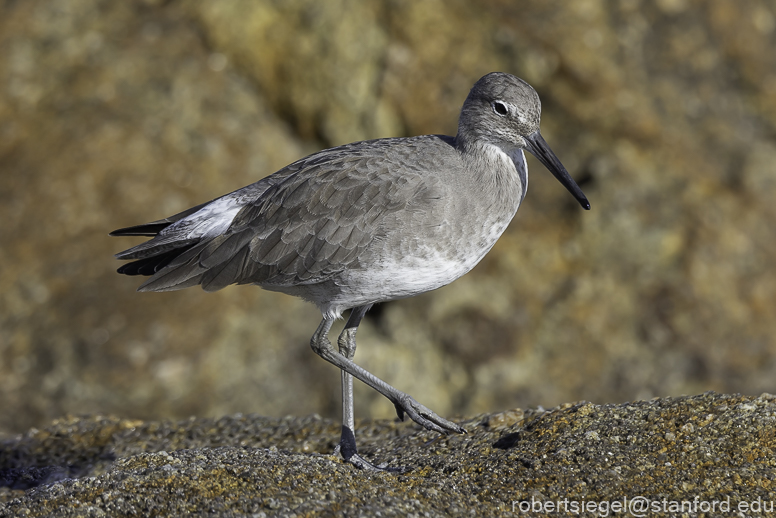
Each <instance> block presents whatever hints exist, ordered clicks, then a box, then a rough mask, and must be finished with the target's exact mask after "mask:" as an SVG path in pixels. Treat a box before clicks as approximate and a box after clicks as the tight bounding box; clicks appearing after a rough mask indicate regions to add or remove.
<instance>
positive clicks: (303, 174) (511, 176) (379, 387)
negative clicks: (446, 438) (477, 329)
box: [111, 72, 590, 471]
mask: <svg viewBox="0 0 776 518" xmlns="http://www.w3.org/2000/svg"><path fill="white" fill-rule="evenodd" d="M540 114H541V103H540V101H539V96H538V95H537V94H536V92H535V91H534V89H533V88H531V86H530V85H529V84H528V83H526V82H525V81H523V80H522V79H519V78H517V77H514V76H512V75H510V74H505V73H500V72H494V73H490V74H488V75H486V76H484V77H482V78H481V79H480V80H479V81H477V83H476V84H475V85H474V86H473V87H472V89H471V91H470V92H469V96H468V97H467V98H466V101H465V102H464V104H463V108H462V109H461V115H460V118H459V122H458V134H457V135H456V136H455V137H449V136H445V135H422V136H417V137H409V138H385V139H377V140H369V141H364V142H355V143H352V144H347V145H344V146H339V147H335V148H331V149H325V150H323V151H320V152H318V153H314V154H312V155H310V156H308V157H305V158H302V159H300V160H298V161H296V162H294V163H293V164H291V165H288V166H286V167H284V168H283V169H281V170H279V171H277V172H276V173H274V174H272V175H270V176H267V177H266V178H264V179H262V180H260V181H258V182H256V183H254V184H252V185H249V186H247V187H243V188H242V189H239V190H237V191H234V192H232V193H230V194H227V195H224V196H221V197H220V198H216V199H215V200H212V201H210V202H207V203H204V204H202V205H198V206H196V207H192V208H191V209H188V210H185V211H183V212H181V213H179V214H176V215H174V216H170V217H168V218H165V219H161V220H158V221H154V222H152V223H147V224H145V225H138V226H134V227H128V228H123V229H120V230H116V231H114V232H112V233H111V235H113V236H153V239H150V240H149V241H146V242H144V243H142V244H139V245H137V246H134V247H132V248H130V249H128V250H125V251H124V252H121V253H119V254H116V257H117V258H118V259H125V260H131V261H132V262H130V263H127V264H125V265H123V266H121V267H120V268H119V269H118V272H119V273H122V274H126V275H150V276H151V278H150V279H148V280H147V281H146V282H145V283H144V284H142V285H141V286H140V288H139V291H170V290H179V289H182V288H188V287H190V286H196V285H200V286H202V288H203V289H204V290H205V291H216V290H220V289H221V288H224V287H226V286H229V285H230V284H256V285H258V286H261V287H262V288H264V289H267V290H271V291H279V292H283V293H287V294H289V295H295V296H297V297H301V298H303V299H305V300H307V301H310V302H313V303H315V304H316V305H317V306H318V308H319V309H320V310H321V313H322V314H323V320H322V321H321V323H320V325H319V326H318V329H317V330H316V331H315V334H313V336H312V339H311V345H312V349H313V351H315V353H316V354H318V355H319V356H321V357H322V358H323V359H324V360H326V361H328V362H329V363H332V364H333V365H335V366H337V367H338V368H339V369H340V370H341V372H342V436H341V439H340V443H339V445H338V447H337V448H338V450H339V453H340V455H341V456H342V458H343V459H344V460H345V461H347V462H349V463H351V464H353V465H355V466H357V467H359V468H364V469H375V470H388V471H401V470H402V468H386V467H385V466H384V465H380V466H377V465H374V464H371V463H370V462H368V461H366V460H365V459H364V458H363V457H361V456H360V455H359V454H358V452H357V449H356V440H355V435H354V424H353V377H356V378H358V379H359V380H361V381H362V382H364V383H366V384H367V385H369V386H370V387H372V388H373V389H375V390H376V391H378V392H379V393H380V394H382V395H384V396H385V397H386V398H388V399H389V400H390V401H391V402H392V403H393V404H394V406H395V407H396V413H397V414H398V416H399V418H400V419H404V415H405V414H406V415H408V416H409V417H410V418H411V419H412V420H413V421H415V422H416V423H418V424H420V425H421V426H423V427H425V428H427V429H429V430H434V431H436V432H439V433H443V434H447V433H451V432H455V433H465V430H464V429H463V428H462V427H461V426H459V425H457V424H455V423H453V422H451V421H448V420H447V419H444V418H442V417H440V416H438V415H437V414H435V413H434V412H432V411H431V410H430V409H428V408H426V407H425V406H423V405H422V404H420V403H418V402H417V401H416V400H415V399H413V398H412V397H411V396H410V395H409V394H406V393H404V392H402V391H400V390H397V389H395V388H394V387H392V386H391V385H389V384H388V383H386V382H384V381H383V380H381V379H379V378H377V377H376V376H374V375H373V374H371V373H370V372H368V371H367V370H365V369H363V368H362V367H360V366H359V365H357V364H356V363H354V361H353V356H354V355H355V352H356V330H357V329H358V325H359V323H360V322H361V319H362V318H363V317H364V314H365V313H366V312H367V310H368V309H369V308H370V307H371V306H372V305H373V304H376V303H378V302H384V301H389V300H396V299H401V298H404V297H411V296H413V295H417V294H419V293H423V292H426V291H430V290H434V289H436V288H439V287H441V286H444V285H446V284H449V283H451V282H452V281H454V280H455V279H457V278H458V277H461V276H462V275H464V274H465V273H467V272H468V271H469V270H471V269H472V268H473V267H474V266H475V265H476V264H477V263H478V262H479V261H480V260H481V259H482V258H483V257H484V256H485V254H486V253H487V252H488V251H489V250H490V249H491V248H492V247H493V245H494V244H495V243H496V240H498V238H499V237H500V236H501V234H502V233H503V232H504V230H505V229H506V228H507V225H509V222H510V221H511V220H512V218H513V216H514V215H515V213H516V212H517V208H518V207H519V206H520V203H521V202H522V200H523V198H524V197H525V193H526V188H527V186H528V170H527V168H526V162H525V155H524V154H523V151H524V150H526V151H529V152H530V153H532V154H533V155H534V156H536V158H538V159H539V161H540V162H541V163H542V164H544V166H545V167H547V169H549V171H550V172H551V173H552V174H553V175H554V176H555V177H556V178H557V179H558V180H559V181H560V182H561V183H562V184H563V185H564V187H566V189H568V190H569V191H570V192H571V194H572V195H573V196H574V197H575V198H576V199H577V201H578V202H579V203H580V204H581V205H582V207H583V208H585V209H589V208H590V204H589V203H588V201H587V198H585V195H584V194H583V193H582V190H581V189H580V188H579V186H578V185H577V184H576V183H575V182H574V180H573V179H572V178H571V176H569V174H568V172H567V171H566V169H565V168H564V167H563V165H562V164H561V163H560V161H559V160H558V158H557V157H556V156H555V154H554V153H553V152H552V150H551V149H550V147H549V146H548V145H547V143H546V142H545V141H544V139H543V138H542V136H541V134H540V133H539V119H540ZM346 310H351V311H350V315H349V318H348V320H347V323H346V324H345V328H344V330H343V331H342V333H341V334H340V335H339V339H338V347H337V348H335V347H333V346H332V344H331V342H330V341H329V338H328V332H329V330H330V329H331V326H332V323H333V322H334V320H335V319H337V318H339V317H341V315H342V313H343V312H344V311H346Z"/></svg>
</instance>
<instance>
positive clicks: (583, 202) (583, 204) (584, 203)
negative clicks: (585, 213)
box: [579, 198, 590, 210]
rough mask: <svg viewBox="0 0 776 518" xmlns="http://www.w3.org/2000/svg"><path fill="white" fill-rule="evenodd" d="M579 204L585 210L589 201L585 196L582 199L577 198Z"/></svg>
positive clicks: (588, 206)
mask: <svg viewBox="0 0 776 518" xmlns="http://www.w3.org/2000/svg"><path fill="white" fill-rule="evenodd" d="M579 204H580V205H582V208H583V209H585V210H590V202H589V201H587V198H585V199H584V200H579Z"/></svg>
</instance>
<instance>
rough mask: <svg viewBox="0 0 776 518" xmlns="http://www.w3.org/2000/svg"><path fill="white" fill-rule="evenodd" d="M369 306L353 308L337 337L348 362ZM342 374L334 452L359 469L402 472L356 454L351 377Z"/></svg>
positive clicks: (343, 372) (341, 351)
mask: <svg viewBox="0 0 776 518" xmlns="http://www.w3.org/2000/svg"><path fill="white" fill-rule="evenodd" d="M370 307H371V305H368V306H359V307H357V308H353V309H352V310H351V312H350V318H348V322H347V323H346V324H345V329H343V330H342V333H341V334H340V335H339V339H338V340H337V344H338V345H339V352H340V354H341V355H342V356H344V357H345V358H347V359H348V360H351V361H352V360H353V356H355V354H356V331H357V330H358V325H359V324H360V323H361V320H362V319H363V318H364V314H366V312H367V311H368V310H369V308H370ZM341 373H342V436H341V437H340V443H339V444H338V445H337V448H336V450H335V451H338V452H339V454H340V455H342V458H343V459H345V461H346V462H349V463H351V464H353V465H354V466H356V467H357V468H360V469H367V470H373V471H394V470H395V471H404V470H403V469H402V468H385V467H380V466H375V465H374V464H372V463H371V462H369V461H367V460H365V459H364V458H363V457H362V456H361V455H359V454H358V448H357V447H356V435H355V431H356V427H355V423H354V415H355V414H354V412H353V376H351V375H350V374H348V373H347V372H345V371H344V370H343V371H341Z"/></svg>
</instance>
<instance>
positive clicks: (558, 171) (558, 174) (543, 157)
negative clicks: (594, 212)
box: [523, 130, 590, 210]
mask: <svg viewBox="0 0 776 518" xmlns="http://www.w3.org/2000/svg"><path fill="white" fill-rule="evenodd" d="M523 138H524V139H525V141H526V143H527V144H528V145H527V147H526V149H527V150H528V151H529V152H530V153H531V154H532V155H533V156H535V157H536V158H538V159H539V162H541V163H542V164H544V167H546V168H547V169H549V170H550V172H551V173H552V175H553V176H554V177H555V178H557V179H558V181H559V182H560V183H562V184H563V186H564V187H565V188H566V189H568V191H569V192H570V193H571V194H572V195H573V196H574V198H576V199H577V201H578V202H579V204H580V205H582V208H583V209H585V210H590V202H589V201H587V198H586V197H585V193H583V192H582V189H580V188H579V185H577V182H575V181H574V179H573V178H572V177H571V175H569V172H568V171H566V168H565V167H563V164H561V163H560V160H558V157H556V156H555V153H553V152H552V149H550V146H549V145H548V144H547V142H545V140H544V138H543V137H542V134H541V133H539V131H538V130H537V131H535V132H533V133H531V134H530V135H528V136H527V137H523Z"/></svg>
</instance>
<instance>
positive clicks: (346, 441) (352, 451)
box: [334, 427, 412, 474]
mask: <svg viewBox="0 0 776 518" xmlns="http://www.w3.org/2000/svg"><path fill="white" fill-rule="evenodd" d="M337 454H339V455H340V456H342V460H344V461H345V462H347V463H348V464H352V465H353V466H355V467H357V468H358V469H363V470H365V471H375V472H382V473H399V474H402V473H407V472H408V471H412V468H408V467H402V466H398V467H389V466H388V465H387V464H380V465H375V464H372V463H371V462H369V461H368V460H366V459H365V458H364V457H362V456H361V455H359V454H358V451H357V450H356V438H355V436H354V435H353V432H352V431H351V430H350V429H348V428H346V427H345V428H343V429H342V437H341V439H340V442H339V444H338V445H337V446H336V447H335V448H334V455H337Z"/></svg>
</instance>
